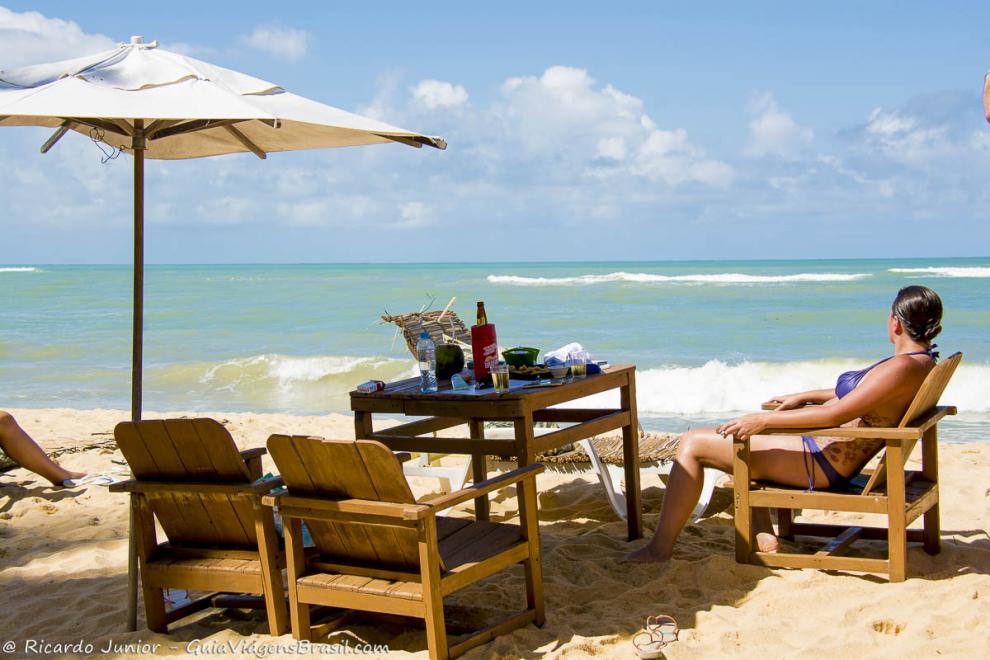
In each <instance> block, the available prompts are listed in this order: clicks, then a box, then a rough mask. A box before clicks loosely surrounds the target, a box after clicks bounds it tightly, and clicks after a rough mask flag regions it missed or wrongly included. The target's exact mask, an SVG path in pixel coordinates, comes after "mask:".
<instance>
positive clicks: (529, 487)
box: [516, 479, 546, 628]
mask: <svg viewBox="0 0 990 660" xmlns="http://www.w3.org/2000/svg"><path fill="white" fill-rule="evenodd" d="M516 489H517V490H516V492H517V494H518V495H517V497H518V498H519V513H520V517H521V518H522V520H521V521H520V522H521V523H522V525H523V534H524V538H525V539H526V542H527V543H528V544H529V558H528V559H526V560H525V561H524V562H523V573H524V574H525V576H526V607H527V609H530V610H533V613H534V617H533V623H534V624H535V625H536V626H537V627H538V628H540V627H543V624H544V622H546V611H545V607H544V599H543V564H542V560H541V559H540V530H539V522H538V521H537V518H536V516H537V513H536V483H535V480H534V479H525V480H524V481H523V482H522V483H521V484H519V485H518V486H516Z"/></svg>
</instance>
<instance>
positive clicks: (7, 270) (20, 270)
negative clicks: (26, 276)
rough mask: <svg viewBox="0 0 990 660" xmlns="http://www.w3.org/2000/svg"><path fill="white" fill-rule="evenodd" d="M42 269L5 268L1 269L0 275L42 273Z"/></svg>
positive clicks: (29, 267) (32, 267)
mask: <svg viewBox="0 0 990 660" xmlns="http://www.w3.org/2000/svg"><path fill="white" fill-rule="evenodd" d="M40 272H41V269H40V268H35V267H34V266H5V267H3V268H0V273H40Z"/></svg>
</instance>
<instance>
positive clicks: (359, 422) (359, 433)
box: [354, 411, 374, 440]
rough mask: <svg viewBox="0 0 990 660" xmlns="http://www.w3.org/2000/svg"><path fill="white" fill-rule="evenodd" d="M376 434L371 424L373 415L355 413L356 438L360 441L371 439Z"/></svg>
mask: <svg viewBox="0 0 990 660" xmlns="http://www.w3.org/2000/svg"><path fill="white" fill-rule="evenodd" d="M372 433H374V427H373V426H372V423H371V413H370V412H360V411H359V412H355V413H354V437H355V438H356V439H358V440H361V439H362V438H370V437H371V436H372Z"/></svg>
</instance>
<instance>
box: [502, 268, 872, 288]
mask: <svg viewBox="0 0 990 660" xmlns="http://www.w3.org/2000/svg"><path fill="white" fill-rule="evenodd" d="M865 277H870V273H796V274H793V275H747V274H745V273H710V274H696V275H657V274H655V273H626V272H621V271H620V272H616V273H608V274H606V275H578V276H574V277H523V276H521V275H489V276H488V282H489V283H490V284H508V285H513V286H587V285H591V284H605V283H608V282H634V283H644V284H653V283H667V282H671V283H686V284H790V283H795V282H852V281H855V280H861V279H863V278H865Z"/></svg>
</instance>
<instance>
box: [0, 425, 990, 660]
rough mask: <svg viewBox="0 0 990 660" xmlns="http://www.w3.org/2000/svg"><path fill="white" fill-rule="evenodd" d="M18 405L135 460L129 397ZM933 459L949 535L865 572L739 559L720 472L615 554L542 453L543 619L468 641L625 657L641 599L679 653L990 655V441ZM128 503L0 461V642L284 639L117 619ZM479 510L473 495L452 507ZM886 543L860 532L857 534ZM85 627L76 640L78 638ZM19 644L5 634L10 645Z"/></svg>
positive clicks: (504, 513)
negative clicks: (666, 549) (931, 547)
mask: <svg viewBox="0 0 990 660" xmlns="http://www.w3.org/2000/svg"><path fill="white" fill-rule="evenodd" d="M11 412H12V413H13V414H14V415H15V416H16V417H17V418H18V420H19V421H20V423H21V424H22V426H23V427H24V428H25V429H26V430H27V431H28V432H29V433H31V434H32V435H33V436H34V437H35V438H37V439H38V440H39V442H40V443H41V445H42V446H43V447H44V448H45V449H46V450H47V451H49V452H51V453H53V454H55V455H56V457H57V458H56V460H58V461H60V462H62V463H63V464H64V465H65V466H67V467H71V468H77V469H82V470H86V471H88V472H89V473H91V474H97V473H114V474H116V475H118V476H119V477H121V478H123V476H124V475H125V474H126V467H125V466H124V465H121V464H120V463H119V461H121V456H120V454H119V452H117V451H116V448H115V446H114V443H113V439H112V429H113V426H114V424H115V423H116V422H117V421H120V420H122V419H125V418H126V417H127V414H126V413H124V412H122V411H113V410H71V409H13V410H11ZM182 414H186V413H170V415H169V416H177V415H182ZM146 416H147V417H149V418H152V417H160V416H163V415H162V414H160V413H148V414H147V415H146ZM196 416H210V417H214V418H216V419H219V420H223V421H224V423H225V424H226V425H227V426H228V428H229V429H230V430H231V432H232V434H233V436H234V438H235V441H236V442H237V444H238V446H240V447H241V448H247V447H255V446H263V445H264V443H265V440H266V439H267V437H268V435H269V434H271V433H274V432H291V433H302V434H313V435H322V436H326V437H353V430H352V426H351V420H350V418H349V417H347V416H343V415H328V416H321V417H300V416H289V415H269V414H265V415H261V414H250V413H208V414H206V415H204V414H202V413H198V414H197V415H196ZM492 467H493V469H499V468H500V466H498V465H493V466H492ZM501 467H504V466H501ZM271 468H272V465H271V463H270V461H268V462H266V469H271ZM941 473H942V480H943V484H945V485H944V486H943V489H942V493H941V498H942V526H943V550H942V553H941V554H940V555H938V556H936V557H929V556H928V555H926V554H925V553H924V552H923V551H922V550H921V549H920V548H919V547H914V546H912V547H911V549H910V550H909V553H908V563H909V568H908V573H909V579H908V580H907V581H906V582H904V583H901V584H887V583H885V582H884V581H882V580H880V579H878V578H877V577H875V576H869V575H857V574H840V573H832V574H827V573H822V572H818V571H811V570H808V571H799V570H770V569H765V568H760V567H755V566H744V565H739V564H736V562H735V559H734V555H733V546H732V517H731V498H730V496H729V492H728V491H727V490H725V489H723V488H720V489H717V491H716V495H715V498H714V500H713V502H712V504H711V506H710V507H709V509H708V513H707V515H706V517H705V518H703V519H702V520H701V521H700V522H699V523H697V524H695V525H691V526H689V527H688V528H687V529H686V530H685V532H684V534H683V536H682V539H681V541H680V543H679V545H678V547H677V551H676V557H675V559H674V560H673V561H671V562H670V563H669V565H666V566H659V567H658V566H644V565H626V564H619V563H617V560H618V559H619V558H620V557H621V556H622V555H623V554H624V553H625V552H627V551H628V549H629V548H630V547H631V545H630V544H629V543H627V542H626V541H625V525H624V523H623V522H621V521H620V520H618V519H617V518H616V516H615V515H614V514H613V512H612V510H611V509H610V508H609V506H608V504H607V502H606V500H605V498H604V496H603V494H602V492H601V490H600V488H599V486H598V484H597V483H596V482H594V481H593V479H592V476H591V475H590V473H573V472H572V473H561V472H551V471H548V472H546V473H545V474H544V475H542V476H541V477H540V478H539V490H540V499H539V506H540V531H541V534H542V543H543V557H544V579H545V581H546V606H547V622H546V625H545V626H544V627H543V628H542V629H537V628H534V627H532V626H530V627H527V628H524V629H521V630H518V631H516V632H514V633H512V634H509V635H506V636H503V637H499V638H498V639H497V640H495V641H494V642H492V643H490V644H488V645H485V646H483V647H481V648H480V649H475V650H473V651H471V652H470V653H468V654H467V656H466V657H468V658H488V657H534V656H547V657H563V656H566V657H586V656H596V657H628V656H630V655H634V648H633V645H632V637H633V635H634V634H635V633H636V632H637V631H638V630H639V629H640V628H641V627H642V625H643V623H644V621H645V619H646V617H647V616H648V615H651V614H659V613H665V614H670V615H672V616H674V617H675V618H676V619H677V621H678V622H679V624H680V627H681V631H682V632H681V634H680V641H679V642H677V643H674V644H672V645H670V646H668V648H667V657H670V658H686V657H697V656H708V657H713V656H714V657H719V656H733V657H753V658H756V657H767V656H770V657H779V656H783V655H788V656H796V655H799V654H808V653H814V654H815V655H820V656H832V657H854V656H855V657H866V658H886V657H891V656H892V655H908V654H910V655H913V656H916V657H934V656H937V655H946V656H954V657H977V656H982V655H983V654H984V653H985V651H986V649H987V648H990V630H988V628H987V627H986V625H985V622H986V621H987V620H988V618H990V576H988V573H990V537H988V532H987V530H988V528H990V506H988V504H990V445H987V444H944V445H943V446H942V447H941ZM413 487H414V491H415V492H416V494H417V496H422V495H426V494H429V493H430V492H433V491H434V489H435V488H436V485H435V482H432V483H431V481H430V480H420V479H417V480H414V482H413ZM643 487H644V500H645V504H646V515H645V522H646V526H647V529H648V531H650V532H652V528H653V525H654V524H655V522H656V516H657V512H658V510H659V505H660V503H661V501H662V497H663V489H662V488H661V486H660V482H659V479H658V478H656V477H650V478H648V479H645V480H644V484H643ZM513 504H514V500H513V499H512V498H507V497H499V498H497V499H496V500H495V501H494V503H493V519H496V520H511V519H513V516H514V513H513ZM126 511H127V509H126V498H125V497H124V496H121V495H112V494H110V493H109V491H108V490H107V488H106V487H104V486H87V487H80V488H73V489H54V488H52V487H50V486H49V485H47V482H44V481H43V480H41V479H39V478H38V477H36V476H34V475H33V474H30V473H28V472H26V471H25V470H21V469H17V470H13V471H10V472H7V473H5V474H3V475H2V476H0V537H2V539H3V545H2V549H0V588H2V590H3V593H4V596H5V598H4V600H5V603H6V606H5V607H4V608H3V611H2V612H0V642H10V641H12V642H14V644H15V646H14V648H15V652H14V653H13V654H12V655H13V656H14V657H20V656H22V655H31V654H32V649H33V650H34V653H35V654H37V653H39V652H45V651H47V654H55V655H74V654H76V652H77V651H79V650H80V649H81V650H83V651H85V650H90V649H91V652H94V653H100V652H106V653H107V654H109V655H112V656H120V655H140V654H141V652H142V651H149V650H150V651H154V652H156V653H158V654H162V655H195V654H204V653H206V652H207V651H208V650H210V649H213V650H219V649H223V650H225V651H229V650H231V649H232V650H233V651H234V653H233V654H234V655H238V654H239V655H242V656H244V657H251V656H252V655H254V654H263V656H264V657H277V656H286V657H288V656H289V655H291V653H290V652H289V650H288V649H289V648H290V647H289V646H287V645H289V644H291V641H292V640H291V636H290V635H285V636H283V637H280V638H277V639H276V638H272V637H270V636H268V635H267V632H266V631H267V627H266V623H265V621H264V619H263V616H262V614H261V613H258V612H254V613H252V612H249V611H244V610H225V611H221V610H206V611H205V612H202V613H200V614H198V615H195V616H194V617H191V618H189V619H186V620H184V621H183V622H181V623H180V624H179V625H174V626H173V632H171V633H170V634H169V635H157V634H153V633H150V632H149V631H147V630H140V631H138V632H135V633H125V632H124V619H125V612H126V588H127V587H126V584H127V580H126V572H127V561H126V556H127V515H126ZM470 514H471V507H470V505H469V504H468V505H462V506H461V507H460V509H459V510H458V511H457V512H455V514H454V515H461V516H467V515H470ZM877 548H879V546H874V547H872V548H871V547H870V546H868V545H867V546H866V549H865V550H863V551H862V552H864V553H866V554H869V553H872V552H874V551H875V550H876V549H877ZM521 594H522V576H521V572H515V573H511V574H508V577H504V576H503V577H500V578H498V577H497V578H495V579H491V580H488V581H486V582H483V583H481V584H479V585H475V586H473V587H471V588H469V589H467V590H465V591H463V592H460V593H459V594H458V595H457V597H455V598H454V599H453V603H454V606H455V607H454V609H453V613H452V614H451V615H449V616H451V618H452V619H455V620H456V619H458V618H459V617H460V618H464V619H465V620H466V621H471V620H473V619H474V618H475V617H477V616H479V615H480V614H484V613H485V611H486V610H487V611H496V610H498V608H499V607H506V606H511V607H515V606H516V604H518V603H519V602H520V600H519V599H521V598H522V596H521ZM142 624H143V611H142V612H141V613H140V615H139V627H141V626H142ZM323 641H327V642H331V643H333V642H336V643H340V644H343V643H347V644H348V645H350V646H351V647H355V646H356V645H357V644H360V643H370V644H382V645H388V648H389V649H390V650H391V655H392V656H409V655H415V656H416V657H421V658H425V657H426V639H425V635H424V633H423V632H422V629H421V628H419V627H418V626H417V624H416V623H415V622H408V623H406V622H403V621H400V620H381V619H378V620H369V619H364V620H362V619H360V618H359V619H357V620H356V621H355V622H354V623H351V624H348V625H347V626H345V628H344V629H342V630H339V631H337V632H335V633H332V634H331V635H330V636H329V637H328V638H326V639H325V640H323ZM78 644H82V645H83V646H82V647H78V646H77V647H75V648H73V645H78ZM45 645H47V646H45ZM85 645H91V647H90V649H87V648H86V647H85ZM228 645H229V646H228ZM278 645H284V646H282V647H279V646H278ZM9 648H10V647H4V651H5V655H7V656H8V657H10V656H9V655H8V654H7V653H6V651H7V650H8V649H9ZM238 652H239V653H238Z"/></svg>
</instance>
